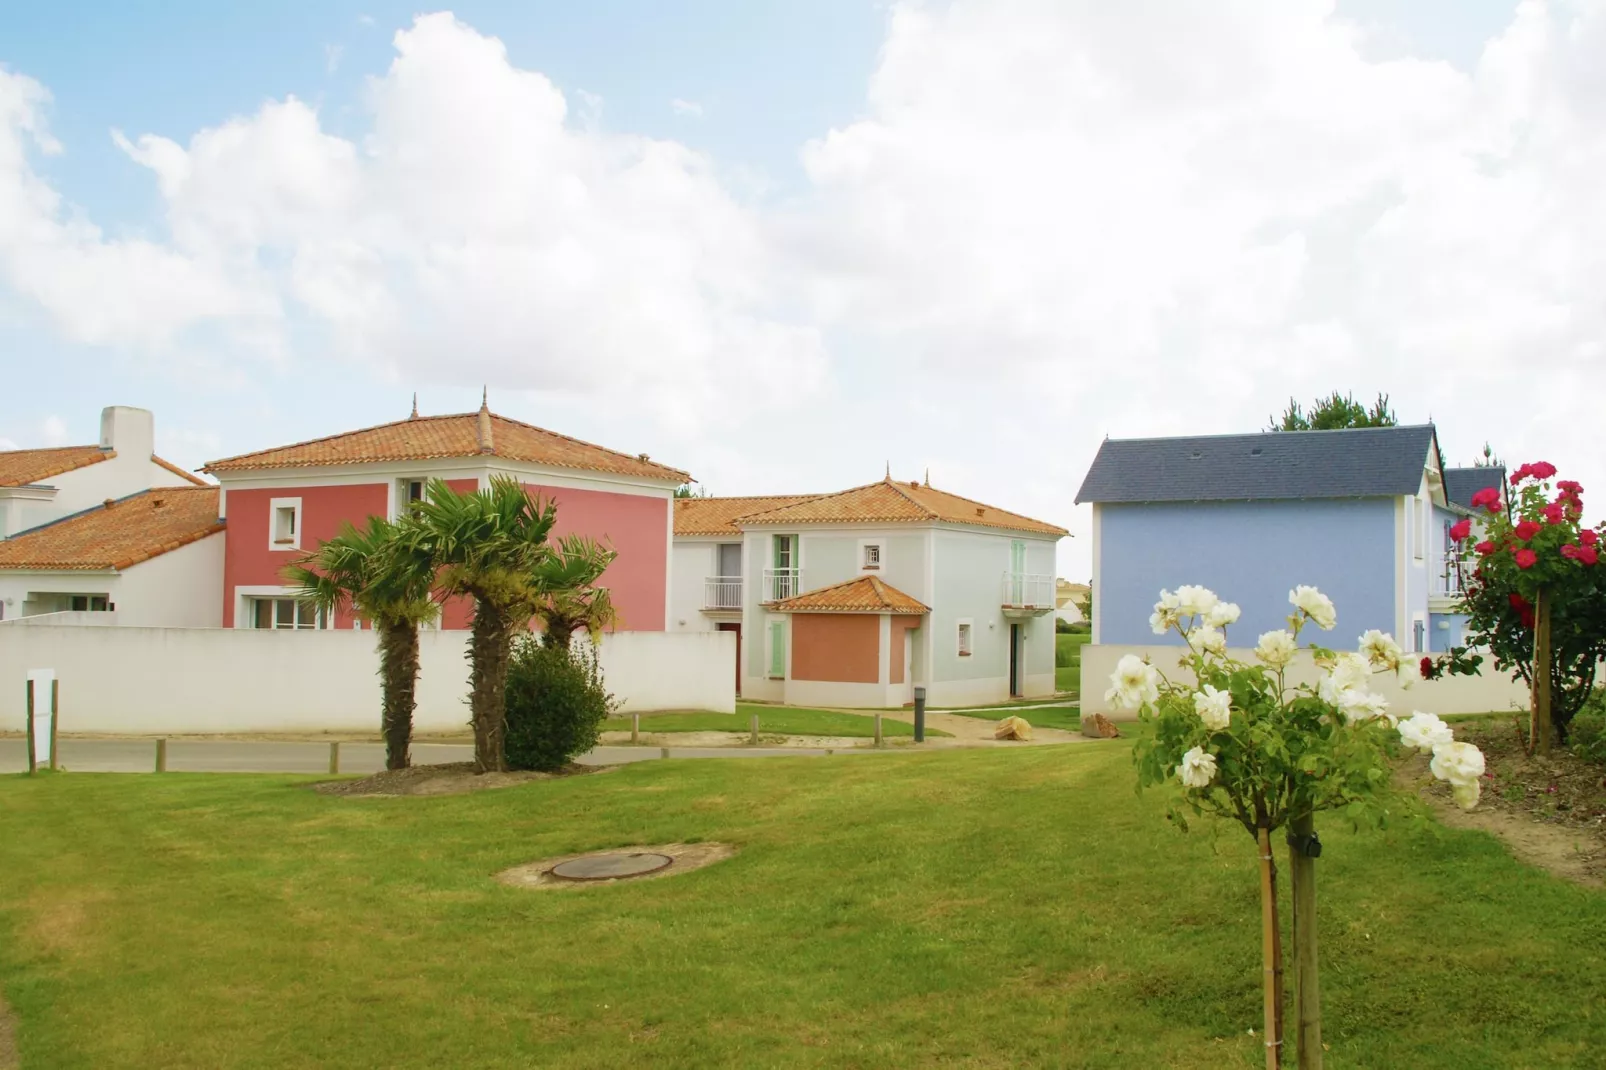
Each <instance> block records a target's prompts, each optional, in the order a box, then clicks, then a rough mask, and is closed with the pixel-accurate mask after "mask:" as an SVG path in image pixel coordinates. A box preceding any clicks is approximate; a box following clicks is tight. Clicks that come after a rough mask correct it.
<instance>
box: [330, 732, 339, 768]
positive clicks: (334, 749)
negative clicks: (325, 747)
mask: <svg viewBox="0 0 1606 1070" xmlns="http://www.w3.org/2000/svg"><path fill="white" fill-rule="evenodd" d="M329 772H330V773H338V772H340V740H338V739H337V740H334V741H333V742H331V743H330V744H329Z"/></svg>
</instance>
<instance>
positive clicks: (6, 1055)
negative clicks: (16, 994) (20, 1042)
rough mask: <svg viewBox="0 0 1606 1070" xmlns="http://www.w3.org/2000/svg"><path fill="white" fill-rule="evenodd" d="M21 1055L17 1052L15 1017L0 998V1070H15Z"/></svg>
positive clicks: (4, 1000)
mask: <svg viewBox="0 0 1606 1070" xmlns="http://www.w3.org/2000/svg"><path fill="white" fill-rule="evenodd" d="M21 1065H22V1054H21V1053H20V1052H19V1051H18V1050H17V1016H16V1015H15V1014H12V1013H11V1008H10V1007H9V1006H7V1005H6V999H5V997H4V996H0V1070H17V1068H18V1067H20V1066H21Z"/></svg>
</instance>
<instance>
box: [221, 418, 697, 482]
mask: <svg viewBox="0 0 1606 1070" xmlns="http://www.w3.org/2000/svg"><path fill="white" fill-rule="evenodd" d="M482 414H483V415H484V416H485V417H486V418H487V419H486V420H485V421H483V424H484V425H486V426H487V427H488V430H489V432H490V433H489V435H485V434H483V433H482V421H481V419H480V417H481V415H482ZM487 438H488V439H489V441H488V442H486V441H485V440H486V439H487ZM442 457H487V458H488V457H496V458H499V459H501V460H505V461H525V462H528V463H530V464H541V465H549V466H551V467H553V468H575V469H580V470H582V471H589V472H609V473H612V474H614V475H622V476H639V477H642V478H645V479H661V480H665V481H670V482H675V483H689V482H691V476H689V475H687V474H686V473H685V472H682V471H681V470H680V469H678V468H670V467H669V466H668V465H663V464H658V463H657V462H655V461H652V460H649V459H648V457H647V455H646V454H644V453H643V454H638V455H636V456H632V455H630V454H628V453H619V452H617V451H616V450H610V449H605V448H604V447H602V446H595V445H592V444H591V443H589V442H582V441H580V440H579V439H577V438H570V437H569V436H567V435H560V434H558V433H557V432H555V431H548V430H546V429H544V428H540V427H536V426H534V425H532V424H527V423H521V422H520V421H518V420H510V419H508V418H507V417H505V416H497V415H496V414H495V413H491V412H488V411H486V410H483V409H482V410H481V411H480V412H464V413H456V414H454V415H450V416H415V417H412V418H409V419H406V420H398V421H396V422H395V423H389V424H381V425H379V426H378V427H367V428H363V429H362V430H360V431H347V432H345V433H344V434H339V435H330V436H328V437H326V438H316V439H312V440H310V441H308V442H297V443H293V444H292V445H289V446H277V447H274V448H273V449H268V450H259V451H258V452H256V453H245V454H241V455H239V456H237V457H225V458H223V459H222V460H217V461H212V462H210V463H209V464H206V465H204V466H203V467H202V468H201V471H203V472H212V473H216V472H249V471H256V470H260V469H268V468H311V467H316V466H322V465H342V464H374V463H379V462H385V461H426V460H434V459H436V458H442Z"/></svg>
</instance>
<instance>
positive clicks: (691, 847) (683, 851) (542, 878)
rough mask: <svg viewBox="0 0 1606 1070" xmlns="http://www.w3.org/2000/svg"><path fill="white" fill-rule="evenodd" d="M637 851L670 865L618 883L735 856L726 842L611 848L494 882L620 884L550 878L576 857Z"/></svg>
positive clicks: (521, 869)
mask: <svg viewBox="0 0 1606 1070" xmlns="http://www.w3.org/2000/svg"><path fill="white" fill-rule="evenodd" d="M638 851H639V852H644V853H645V852H650V853H652V854H661V855H668V856H669V857H670V858H672V859H674V862H673V863H671V864H670V865H668V866H666V867H665V868H663V869H660V870H654V871H653V872H651V873H646V874H643V875H642V876H639V877H625V878H621V880H628V881H632V882H634V881H651V880H661V879H662V878H664V877H673V876H674V875H675V874H677V873H689V872H691V871H692V870H694V869H701V868H703V867H704V866H711V865H713V864H714V863H715V862H723V861H724V860H725V859H727V858H729V857H731V856H732V855H734V854H735V853H736V848H734V847H732V846H731V845H730V844H728V843H660V844H653V845H649V846H631V847H612V848H609V849H608V850H605V851H581V852H580V853H579V854H572V855H559V856H558V857H556V858H543V859H541V860H540V861H539V862H526V863H524V865H522V866H514V867H513V868H512V869H504V870H503V871H502V872H500V873H498V874H497V875H496V879H497V880H498V881H500V882H501V883H503V884H507V885H511V886H512V887H514V888H536V889H542V888H590V887H595V886H596V885H599V884H618V883H620V881H619V880H601V881H570V880H564V879H563V878H562V877H554V876H553V875H552V867H553V866H557V865H561V864H562V863H564V862H571V861H573V860H574V859H576V858H587V857H590V856H591V855H607V854H625V853H635V852H638Z"/></svg>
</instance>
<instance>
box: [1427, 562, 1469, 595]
mask: <svg viewBox="0 0 1606 1070" xmlns="http://www.w3.org/2000/svg"><path fill="white" fill-rule="evenodd" d="M1464 568H1466V565H1464V564H1463V563H1462V562H1461V560H1460V559H1459V558H1456V557H1452V556H1444V557H1434V558H1431V559H1430V560H1429V561H1428V597H1430V598H1460V597H1461V596H1462V595H1463V594H1465V593H1466V584H1465V578H1464V576H1463V572H1462V570H1463V569H1464Z"/></svg>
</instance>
